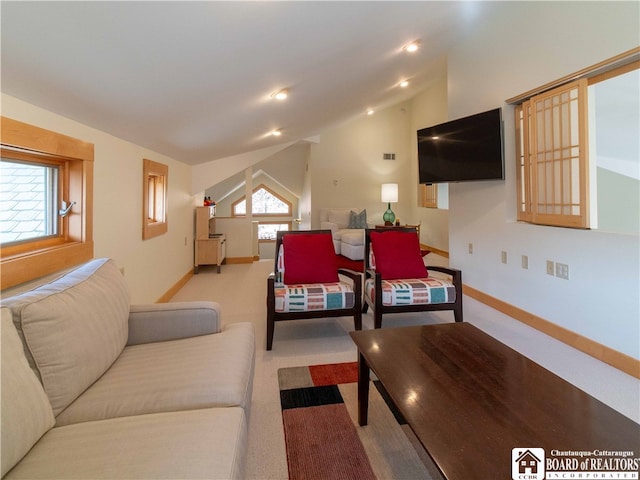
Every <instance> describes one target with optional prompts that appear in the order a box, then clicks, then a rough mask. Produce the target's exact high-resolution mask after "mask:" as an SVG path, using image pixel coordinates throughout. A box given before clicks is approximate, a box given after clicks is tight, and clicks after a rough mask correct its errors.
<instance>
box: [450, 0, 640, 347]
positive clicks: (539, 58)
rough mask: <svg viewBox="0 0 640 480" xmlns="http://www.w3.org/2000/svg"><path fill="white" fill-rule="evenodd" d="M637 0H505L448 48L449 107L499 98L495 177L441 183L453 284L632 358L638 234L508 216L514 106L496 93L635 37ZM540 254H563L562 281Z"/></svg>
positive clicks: (637, 332) (473, 108) (519, 88)
mask: <svg viewBox="0 0 640 480" xmlns="http://www.w3.org/2000/svg"><path fill="white" fill-rule="evenodd" d="M639 6H640V4H638V3H637V2H504V3H503V4H502V8H501V9H500V13H501V14H500V15H496V16H495V17H493V18H492V19H491V20H490V21H488V22H486V23H485V24H484V25H483V27H484V28H483V29H482V30H479V32H478V34H477V35H476V36H475V37H474V38H473V39H472V41H469V42H465V43H464V44H463V45H460V46H458V47H457V48H456V49H455V50H454V51H453V52H452V53H451V55H450V56H449V57H448V80H449V117H450V118H457V117H461V116H465V115H469V114H473V113H476V112H480V111H484V110H488V109H490V108H495V107H497V106H502V107H503V108H504V111H503V117H504V121H505V162H506V180H505V181H494V182H478V183H464V184H452V185H450V199H449V200H450V211H449V224H450V231H449V238H450V242H449V243H450V254H451V259H450V260H451V264H452V265H453V266H455V267H458V268H461V269H462V271H463V280H464V283H466V284H468V285H470V286H472V287H474V288H476V289H478V290H481V291H483V292H485V293H487V294H489V295H492V296H495V297H497V298H499V299H501V300H503V301H505V302H507V303H509V304H512V305H515V306H517V307H520V308H522V309H524V310H526V311H528V312H530V313H533V314H535V315H538V316H540V317H542V318H545V319H547V320H549V321H551V322H553V323H555V324H557V325H560V326H562V327H565V328H567V329H569V330H571V331H574V332H577V333H579V334H581V335H584V336H586V337H588V338H591V339H593V340H595V341H597V342H599V343H602V344H604V345H606V346H608V347H611V348H613V349H615V350H618V351H621V352H623V353H625V354H627V355H630V356H632V357H635V358H640V321H639V319H640V310H639V299H638V292H639V291H640V284H639V278H638V277H639V265H640V263H639V260H640V259H639V246H640V245H639V241H638V235H637V234H635V235H622V234H610V233H604V232H599V231H582V230H573V229H565V228H553V227H544V226H534V225H526V224H519V223H516V222H515V203H516V200H515V199H516V193H515V152H514V150H515V148H514V138H515V132H514V120H513V108H512V107H510V106H507V105H505V104H504V101H505V99H507V98H509V97H512V96H515V95H517V94H520V93H523V92H525V91H528V90H529V89H532V88H535V87H537V86H540V85H543V84H545V83H547V82H550V81H552V80H555V79H558V78H560V77H563V76H565V75H568V74H570V73H572V72H575V71H578V70H580V69H582V68H585V67H588V66H590V65H593V64H595V63H598V62H600V61H602V60H605V59H607V58H610V57H612V56H614V55H617V54H619V53H622V52H624V51H627V50H630V49H631V48H634V47H636V46H637V45H638V38H639V37H638V34H639V31H638V18H639ZM468 243H473V244H474V252H473V255H470V254H468V252H467V248H468V247H467V245H468ZM501 250H505V251H507V252H508V255H509V262H508V264H507V265H503V264H501V263H500V252H501ZM522 254H525V255H528V257H529V269H528V270H524V269H522V268H521V266H520V255H522ZM546 260H553V261H559V262H562V263H567V264H569V266H570V280H568V281H567V280H561V279H559V278H556V277H552V276H549V275H547V274H546V266H545V262H546Z"/></svg>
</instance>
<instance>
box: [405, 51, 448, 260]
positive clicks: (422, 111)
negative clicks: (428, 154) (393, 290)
mask: <svg viewBox="0 0 640 480" xmlns="http://www.w3.org/2000/svg"><path fill="white" fill-rule="evenodd" d="M439 68H440V70H441V71H440V72H439V75H438V76H437V77H436V78H435V79H434V81H433V83H431V84H430V85H429V86H428V87H427V88H425V89H424V90H423V91H422V92H420V93H419V94H418V95H416V96H415V97H413V98H412V99H411V139H410V142H409V143H410V145H409V147H410V150H411V158H412V161H411V162H410V163H411V171H412V182H413V184H414V185H418V144H417V142H418V138H417V133H416V132H417V131H418V130H419V129H421V128H425V127H431V126H433V125H437V124H439V123H442V122H446V121H447V120H448V109H447V72H446V69H447V64H446V61H442V62H441V63H440V64H439ZM441 187H443V188H440V189H439V191H438V204H439V207H438V208H423V207H418V206H417V205H418V188H414V198H413V205H414V208H415V211H414V214H413V215H414V216H416V217H417V219H418V222H421V223H422V226H421V228H420V241H421V242H422V243H424V244H426V245H429V246H431V247H436V248H439V249H440V250H444V251H447V252H448V251H449V210H447V208H448V204H449V198H448V195H449V191H448V188H447V186H446V184H445V185H442V186H441ZM443 206H444V207H445V208H442V207H443Z"/></svg>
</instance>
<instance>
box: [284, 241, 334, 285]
mask: <svg viewBox="0 0 640 480" xmlns="http://www.w3.org/2000/svg"><path fill="white" fill-rule="evenodd" d="M282 245H283V247H284V283H286V284H288V285H292V284H299V283H335V282H337V281H338V264H337V261H336V252H335V250H334V248H333V240H332V238H331V234H330V233H326V234H325V233H308V234H305V233H296V234H292V235H285V236H284V238H283V239H282Z"/></svg>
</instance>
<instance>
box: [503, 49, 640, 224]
mask: <svg viewBox="0 0 640 480" xmlns="http://www.w3.org/2000/svg"><path fill="white" fill-rule="evenodd" d="M639 68H640V47H636V48H634V49H632V50H629V51H627V52H624V53H622V54H620V55H616V56H615V57H612V58H610V59H607V60H605V61H603V62H600V63H597V64H595V65H592V66H591V67H588V68H585V69H583V70H580V71H579V72H576V73H574V74H571V75H568V76H566V77H563V78H561V79H558V80H555V81H553V82H551V83H548V84H546V85H543V86H541V87H538V88H536V89H534V90H530V91H529V92H526V93H523V94H521V95H518V96H516V97H513V98H510V99H508V100H507V103H509V104H512V105H515V108H514V114H515V115H514V118H515V131H516V162H517V165H516V186H517V219H518V221H523V222H527V223H533V224H538V225H549V226H558V227H569V228H582V229H588V228H590V220H591V213H590V211H589V209H590V207H591V206H590V185H589V173H590V161H591V160H590V158H589V152H588V148H589V139H588V135H589V131H588V112H587V109H588V105H587V103H588V92H587V88H588V86H589V85H592V84H594V83H598V82H601V81H604V80H608V79H610V78H613V77H615V76H618V75H622V74H624V73H627V72H630V71H632V70H636V69H639ZM572 88H573V89H576V90H577V92H578V93H577V95H578V98H577V100H576V101H577V108H576V110H577V111H576V112H574V113H575V119H576V121H577V135H578V137H579V140H578V143H577V148H578V151H579V152H578V155H577V156H574V157H573V158H575V159H576V161H574V163H576V162H577V173H576V170H574V171H573V172H572V173H573V176H574V177H575V178H574V179H572V180H571V181H573V180H576V179H577V182H578V189H577V192H578V195H579V201H578V202H577V207H574V211H573V212H571V213H570V214H549V213H547V212H541V211H540V210H539V208H538V204H539V203H540V201H539V199H538V192H539V187H540V188H542V185H541V184H538V182H539V180H540V178H539V177H540V174H539V169H538V163H537V157H538V155H537V148H538V145H539V142H538V135H539V132H537V127H539V125H540V123H539V122H538V121H537V118H536V116H537V115H538V113H537V112H536V108H535V107H534V106H535V104H536V103H537V102H539V101H543V100H544V99H546V98H550V97H552V96H554V95H558V94H560V93H561V92H563V91H568V90H570V89H572ZM571 168H574V167H571ZM560 190H561V191H562V188H560ZM570 194H571V196H572V197H574V196H575V195H574V191H571V192H570ZM574 200H575V199H574V198H572V201H571V202H569V203H572V202H574ZM560 203H562V202H560Z"/></svg>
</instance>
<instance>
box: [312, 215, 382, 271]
mask: <svg viewBox="0 0 640 480" xmlns="http://www.w3.org/2000/svg"><path fill="white" fill-rule="evenodd" d="M351 212H355V213H356V214H362V212H363V210H362V209H359V208H321V209H320V210H319V213H320V228H321V229H323V230H331V233H332V235H333V246H334V248H335V250H336V254H338V255H343V256H345V257H347V258H350V259H351V260H364V229H365V228H373V226H372V225H371V224H368V223H367V224H366V225H361V226H360V228H350V224H349V223H350V219H351ZM365 216H366V213H365Z"/></svg>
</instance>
